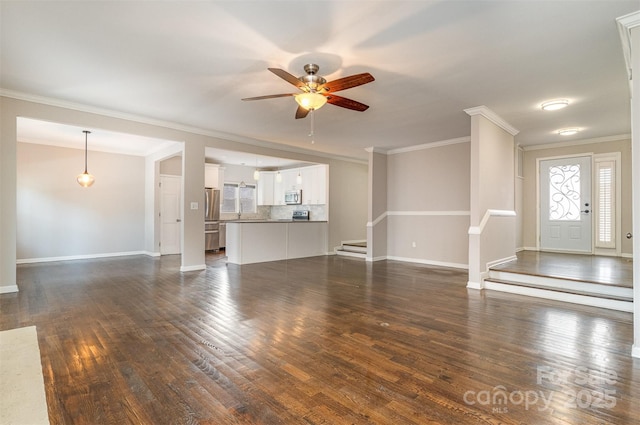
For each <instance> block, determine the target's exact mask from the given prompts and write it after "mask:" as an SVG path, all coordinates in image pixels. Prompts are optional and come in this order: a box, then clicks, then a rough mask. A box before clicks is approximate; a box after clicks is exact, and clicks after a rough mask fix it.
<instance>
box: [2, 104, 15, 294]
mask: <svg viewBox="0 0 640 425" xmlns="http://www.w3.org/2000/svg"><path fill="white" fill-rule="evenodd" d="M11 106H12V105H10V104H9V102H6V100H5V98H3V97H2V98H0V111H1V112H2V113H0V294H5V293H9V292H18V285H17V280H16V255H17V254H16V228H17V215H16V202H17V201H16V199H17V198H16V196H17V194H16V174H17V168H16V167H17V154H16V152H17V150H16V149H17V146H16V145H17V140H18V130H17V117H18V114H17V112H15V110H14V108H12V107H11Z"/></svg>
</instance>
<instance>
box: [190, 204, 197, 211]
mask: <svg viewBox="0 0 640 425" xmlns="http://www.w3.org/2000/svg"><path fill="white" fill-rule="evenodd" d="M191 209H192V210H197V209H198V203H197V202H192V203H191Z"/></svg>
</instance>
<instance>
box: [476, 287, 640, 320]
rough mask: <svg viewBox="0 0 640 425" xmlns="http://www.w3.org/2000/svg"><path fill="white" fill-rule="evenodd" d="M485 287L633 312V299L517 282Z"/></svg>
mask: <svg viewBox="0 0 640 425" xmlns="http://www.w3.org/2000/svg"><path fill="white" fill-rule="evenodd" d="M484 288H485V289H490V290H493V291H500V292H508V293H511V294H518V295H526V296H530V297H536V298H544V299H548V300H554V301H562V302H568V303H573V304H581V305H587V306H591V307H600V308H606V309H609V310H617V311H623V312H626V313H632V312H633V301H620V300H613V299H609V298H599V297H595V296H587V295H576V294H571V293H569V292H559V291H553V290H550V289H541V288H532V287H529V286H520V285H517V284H505V283H500V282H492V281H491V280H485V281H484Z"/></svg>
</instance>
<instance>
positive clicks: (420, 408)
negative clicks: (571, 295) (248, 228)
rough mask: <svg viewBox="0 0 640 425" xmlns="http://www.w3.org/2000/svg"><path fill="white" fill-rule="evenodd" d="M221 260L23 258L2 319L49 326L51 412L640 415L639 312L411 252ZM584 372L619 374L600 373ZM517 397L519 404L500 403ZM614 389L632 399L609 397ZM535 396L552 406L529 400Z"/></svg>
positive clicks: (437, 419) (76, 416) (288, 419)
mask: <svg viewBox="0 0 640 425" xmlns="http://www.w3.org/2000/svg"><path fill="white" fill-rule="evenodd" d="M207 264H208V267H207V270H205V271H198V272H187V273H181V272H180V271H179V269H180V258H179V256H163V257H160V258H151V257H146V256H139V257H138V256H134V257H122V258H116V259H97V260H82V261H68V262H52V263H42V264H28V265H20V266H19V267H18V285H19V287H20V292H19V293H17V294H3V295H1V296H0V310H1V313H2V314H0V329H2V330H4V329H11V328H15V327H19V326H30V325H36V327H37V330H38V337H39V344H40V349H41V361H42V366H43V375H44V380H45V392H46V396H47V401H48V407H49V417H50V420H51V423H55V424H92V425H93V424H165V423H166V424H216V425H220V424H222V425H225V424H242V425H245V424H256V425H258V424H260V425H262V424H266V425H271V424H331V425H341V424H381V425H386V424H394V425H396V424H406V425H417V424H420V425H422V424H456V425H457V424H535V425H539V424H549V425H551V424H553V425H558V424H566V425H569V424H576V423H580V424H633V423H636V418H638V417H640V405H638V403H637V400H638V399H639V398H640V374H638V373H637V370H638V364H637V360H634V359H632V358H631V357H630V351H631V344H632V338H633V329H632V317H631V315H630V314H628V313H620V312H615V311H610V310H603V309H598V308H593V307H585V306H576V305H568V304H563V303H560V302H555V301H548V300H542V299H532V298H527V297H522V296H518V295H513V294H506V293H495V292H491V293H485V292H482V291H475V290H468V289H467V288H466V280H467V275H466V273H465V272H463V271H459V270H454V269H447V268H441V267H430V266H425V265H418V264H409V263H402V262H395V261H380V262H375V263H367V262H364V261H361V260H358V259H350V258H345V257H337V256H327V257H312V258H304V259H297V260H288V261H278V262H271V263H262V264H251V265H245V266H236V265H231V264H229V265H227V264H226V263H225V262H224V260H223V259H222V260H221V257H220V256H215V257H213V256H208V257H207ZM567 267H569V266H567ZM614 283H615V282H614ZM541 370H542V371H545V373H547V374H548V376H547V375H544V376H543V378H544V379H541V378H540V373H541V372H540V371H541ZM584 371H587V372H586V375H587V376H589V377H597V376H603V375H602V374H605V375H606V373H608V372H615V374H616V378H615V379H613V380H612V381H611V382H609V383H602V382H586V383H584V382H582V381H581V380H580V378H581V377H583V376H584V375H585V372H584ZM550 377H551V378H553V377H555V378H554V379H551V378H550ZM500 391H503V392H504V393H505V394H508V395H511V397H512V399H511V400H509V399H507V402H506V404H500V403H497V402H494V401H496V400H499V396H500V394H502V393H500V394H498V392H500ZM605 391H613V393H612V394H613V396H612V399H610V400H609V401H611V402H615V403H614V405H609V406H605V407H602V406H597V405H594V404H593V402H594V400H595V397H597V396H598V395H599V394H602V393H604V392H605ZM534 393H535V394H536V395H537V397H538V401H537V403H536V404H534V405H529V406H525V405H524V404H523V403H522V402H520V400H519V399H518V398H517V397H518V395H520V396H526V395H528V396H529V397H532V396H533V394H534ZM574 393H575V394H580V395H581V396H582V397H583V398H582V400H578V401H579V402H580V403H581V404H582V405H581V406H577V405H576V406H575V407H574V406H572V405H571V403H570V401H571V400H570V396H571V395H572V394H574ZM541 396H544V397H547V398H549V404H548V405H543V404H542V401H541V400H540V397H541ZM513 397H515V398H513ZM587 397H591V400H590V403H586V402H587V401H589V400H587ZM574 401H575V400H574ZM610 404H611V403H610Z"/></svg>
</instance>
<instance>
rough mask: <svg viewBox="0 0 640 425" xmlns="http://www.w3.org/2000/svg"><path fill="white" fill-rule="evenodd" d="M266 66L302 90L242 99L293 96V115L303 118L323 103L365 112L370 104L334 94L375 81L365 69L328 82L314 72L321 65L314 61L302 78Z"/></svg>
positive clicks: (308, 65)
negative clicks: (294, 111)
mask: <svg viewBox="0 0 640 425" xmlns="http://www.w3.org/2000/svg"><path fill="white" fill-rule="evenodd" d="M267 69H268V70H269V71H271V72H273V73H274V74H276V75H277V76H278V77H280V78H282V79H283V80H285V81H287V82H289V83H291V84H293V85H294V86H296V87H297V88H299V89H300V90H301V93H284V94H271V95H267V96H258V97H247V98H244V99H242V100H262V99H273V98H276V97H289V96H293V97H294V98H295V100H296V102H297V103H298V109H297V110H296V118H304V117H306V116H307V115H308V114H309V111H313V110H316V109H319V108H321V107H322V106H323V105H324V104H325V103H330V104H332V105H335V106H340V107H342V108H347V109H351V110H354V111H360V112H362V111H366V110H367V109H368V108H369V106H368V105H365V104H364V103H360V102H357V101H355V100H351V99H347V98H346V97H342V96H336V95H335V94H333V93H334V92H337V91H340V90H346V89H350V88H352V87H357V86H360V85H362V84H367V83H370V82H372V81H374V78H373V76H372V75H371V74H369V73H368V72H365V73H362V74H356V75H351V76H348V77H343V78H338V79H337V80H333V81H329V82H327V80H326V79H324V78H323V77H321V76H319V75H317V72H318V70H319V69H320V67H319V66H318V65H316V64H314V63H310V64H307V65H305V66H304V71H305V72H306V75H303V76H301V77H296V76H294V75H291V74H289V73H288V72H287V71H285V70H284V69H280V68H267Z"/></svg>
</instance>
